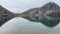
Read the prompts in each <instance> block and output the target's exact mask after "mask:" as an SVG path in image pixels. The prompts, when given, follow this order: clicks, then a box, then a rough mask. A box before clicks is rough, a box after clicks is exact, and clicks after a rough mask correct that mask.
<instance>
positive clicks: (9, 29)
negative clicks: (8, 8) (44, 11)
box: [0, 17, 60, 34]
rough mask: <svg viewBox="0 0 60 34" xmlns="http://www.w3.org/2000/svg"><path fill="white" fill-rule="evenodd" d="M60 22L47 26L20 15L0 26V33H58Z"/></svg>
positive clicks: (59, 31)
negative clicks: (54, 25) (51, 26)
mask: <svg viewBox="0 0 60 34" xmlns="http://www.w3.org/2000/svg"><path fill="white" fill-rule="evenodd" d="M59 33H60V24H58V25H57V26H56V27H53V28H49V27H46V26H45V25H43V24H41V23H39V22H31V21H28V20H26V19H24V18H21V17H16V18H13V19H11V20H9V21H8V22H6V23H5V24H4V25H3V26H2V27H0V34H59Z"/></svg>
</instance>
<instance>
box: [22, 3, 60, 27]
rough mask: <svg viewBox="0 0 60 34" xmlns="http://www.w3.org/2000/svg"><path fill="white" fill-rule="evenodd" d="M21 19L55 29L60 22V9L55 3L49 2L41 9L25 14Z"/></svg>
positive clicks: (34, 9)
mask: <svg viewBox="0 0 60 34" xmlns="http://www.w3.org/2000/svg"><path fill="white" fill-rule="evenodd" d="M21 17H23V18H25V19H28V20H29V21H33V22H41V23H42V24H44V25H46V26H48V27H54V26H56V25H57V24H59V22H60V7H59V6H58V5H57V4H55V3H54V2H49V3H47V4H45V5H44V6H42V7H40V8H32V9H29V10H27V11H25V12H23V13H22V16H21Z"/></svg>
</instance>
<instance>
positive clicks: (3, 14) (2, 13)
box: [0, 5, 15, 26]
mask: <svg viewBox="0 0 60 34" xmlns="http://www.w3.org/2000/svg"><path fill="white" fill-rule="evenodd" d="M13 17H15V15H14V14H13V13H12V12H10V11H9V10H7V9H6V8H4V7H2V6H1V5H0V26H1V25H3V24H4V23H5V22H7V21H8V20H10V19H11V18H13Z"/></svg>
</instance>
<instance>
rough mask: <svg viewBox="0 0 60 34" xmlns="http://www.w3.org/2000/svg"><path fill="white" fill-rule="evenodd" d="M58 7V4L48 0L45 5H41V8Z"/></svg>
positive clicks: (50, 8)
mask: <svg viewBox="0 0 60 34" xmlns="http://www.w3.org/2000/svg"><path fill="white" fill-rule="evenodd" d="M58 8H59V6H58V5H57V4H56V3H54V2H49V3H46V4H45V5H43V6H42V7H41V10H44V11H45V10H56V9H58Z"/></svg>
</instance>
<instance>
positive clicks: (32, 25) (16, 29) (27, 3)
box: [0, 0, 60, 34]
mask: <svg viewBox="0 0 60 34" xmlns="http://www.w3.org/2000/svg"><path fill="white" fill-rule="evenodd" d="M50 1H52V2H55V3H57V4H58V5H59V6H60V1H59V0H0V5H2V6H3V7H5V8H6V9H8V10H10V11H11V12H13V13H21V12H24V11H25V10H28V9H30V8H36V7H41V6H43V5H44V4H45V3H47V2H50ZM59 33H60V23H59V24H58V25H57V26H55V27H53V28H49V27H47V26H45V25H43V24H41V23H40V22H31V21H29V20H27V19H24V18H21V17H15V18H13V19H11V20H9V21H8V22H6V23H5V24H4V25H3V26H2V27H0V34H59Z"/></svg>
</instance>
